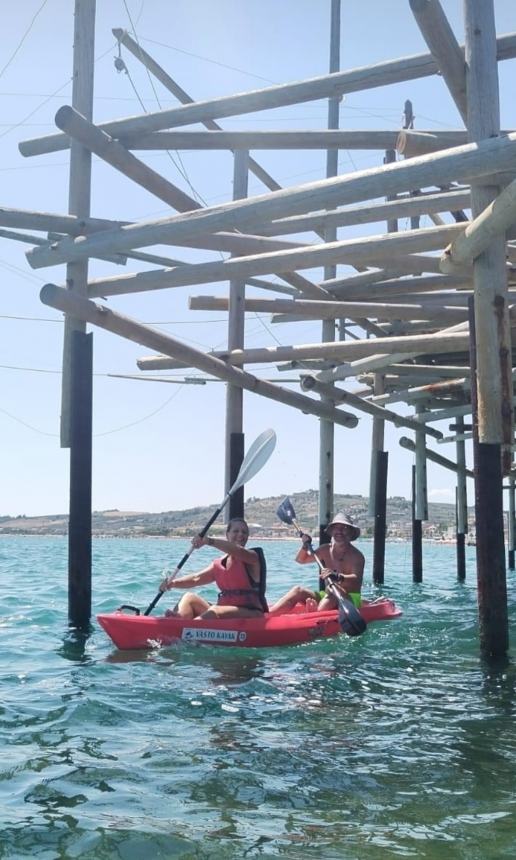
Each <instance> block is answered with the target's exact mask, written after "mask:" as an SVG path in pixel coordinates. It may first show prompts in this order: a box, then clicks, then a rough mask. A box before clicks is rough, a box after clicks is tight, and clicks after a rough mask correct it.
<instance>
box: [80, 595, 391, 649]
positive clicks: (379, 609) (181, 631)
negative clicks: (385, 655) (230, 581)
mask: <svg viewBox="0 0 516 860" xmlns="http://www.w3.org/2000/svg"><path fill="white" fill-rule="evenodd" d="M360 614H361V615H362V616H363V618H364V620H365V621H366V622H367V623H369V622H371V621H385V620H389V619H391V618H398V617H399V616H400V615H401V614H402V613H401V610H400V609H399V608H398V607H397V606H396V604H395V603H394V602H393V601H392V600H388V599H387V598H383V599H381V600H378V601H374V602H373V603H364V604H363V605H362V606H361V607H360ZM97 620H98V622H99V624H100V626H101V627H102V628H103V630H105V632H106V633H107V635H108V636H109V637H110V639H111V640H112V641H113V642H114V644H115V645H116V647H117V648H119V649H120V650H122V651H125V650H135V649H143V648H154V647H159V646H163V645H171V644H173V643H175V642H178V641H182V642H198V643H203V644H209V645H222V646H225V647H237V648H269V647H276V646H279V645H299V644H302V643H304V642H313V641H314V640H315V639H324V638H326V637H329V636H337V635H338V634H339V633H341V632H342V631H341V628H340V625H339V613H338V611H337V610H329V611H328V612H299V610H297V611H293V612H290V613H288V614H285V615H269V614H266V615H263V616H260V617H259V618H228V619H217V620H213V619H201V618H196V619H193V620H190V619H185V618H178V617H177V616H163V615H162V616H153V615H126V614H125V613H123V612H121V611H119V610H117V611H116V612H109V613H105V614H101V615H97Z"/></svg>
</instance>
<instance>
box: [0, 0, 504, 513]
mask: <svg viewBox="0 0 516 860" xmlns="http://www.w3.org/2000/svg"><path fill="white" fill-rule="evenodd" d="M73 5H74V4H73V0H46V2H42V0H23V2H22V3H9V4H5V8H4V9H3V11H2V31H1V35H0V104H1V122H0V174H1V189H2V191H1V195H0V206H4V207H12V208H20V209H31V210H37V211H48V212H55V213H65V212H66V211H67V200H68V157H67V153H64V152H58V153H53V154H50V155H46V156H39V157H36V158H32V159H25V158H23V157H22V156H21V155H20V154H19V152H18V147H17V145H18V142H19V141H20V140H23V139H26V138H30V137H36V136H39V135H43V134H49V133H51V132H52V131H53V130H55V126H54V124H53V118H54V115H55V113H56V111H57V109H58V108H59V107H60V106H61V105H63V104H69V103H70V99H71V82H70V78H71V69H72V41H73V39H72V36H73ZM442 5H443V6H444V8H445V11H446V13H447V14H448V17H449V20H450V22H451V23H452V25H453V27H454V29H455V33H456V35H457V36H458V38H459V39H460V40H461V41H462V39H463V25H462V2H461V0H444V2H443V4H442ZM495 8H496V15H497V31H498V33H499V34H502V33H507V32H512V31H516V4H515V3H514V0H496V3H495ZM329 13H330V0H98V2H97V29H96V47H95V56H96V58H97V61H96V66H95V74H96V80H95V108H94V118H95V120H96V121H104V120H108V119H114V118H117V117H122V116H129V115H133V114H139V113H141V112H142V105H141V103H140V102H142V103H143V105H144V107H145V110H147V111H154V110H159V109H160V107H163V108H166V107H172V106H174V105H175V104H177V102H175V99H174V98H173V97H172V96H171V95H170V94H169V93H168V92H167V91H166V90H164V89H163V87H162V86H161V85H160V84H159V83H157V82H156V83H155V87H156V92H157V97H158V100H159V102H158V101H157V99H156V95H155V93H154V91H153V88H152V86H151V83H150V80H149V77H148V75H147V73H146V71H145V70H144V68H143V66H141V65H140V64H139V63H138V62H137V60H136V59H135V58H133V57H132V55H130V54H129V53H128V52H127V51H125V50H124V49H123V53H122V56H123V57H124V59H125V61H126V63H127V68H128V70H129V75H127V74H125V73H118V72H117V71H116V69H115V67H114V63H113V59H114V57H115V56H116V55H117V47H116V44H115V40H114V37H113V35H112V33H111V29H112V28H113V27H123V28H126V29H128V30H130V31H131V30H133V27H134V28H135V30H136V33H137V36H138V39H139V40H140V41H141V44H142V46H143V47H144V48H145V49H146V50H147V51H148V52H149V53H151V54H152V55H153V56H154V57H155V58H156V59H157V61H158V62H159V63H160V64H161V65H162V66H163V67H164V68H165V69H166V70H167V71H168V72H169V74H170V75H171V76H172V77H173V78H174V79H175V80H176V81H177V82H178V83H179V84H180V85H181V86H182V87H183V88H184V89H186V90H187V92H189V94H190V95H191V96H192V97H193V98H196V99H206V98H211V97H216V96H223V95H229V94H231V93H236V92H244V91H247V90H253V89H259V88H262V87H267V86H269V85H270V84H272V83H282V82H288V81H294V80H299V79H303V78H308V77H312V76H316V75H321V74H325V73H326V72H327V70H328V50H329V48H328V46H329ZM426 50H427V48H426V46H425V44H424V42H423V40H422V38H421V36H420V33H419V30H418V27H417V25H416V24H415V22H414V20H413V17H412V14H411V12H410V8H409V4H408V2H405V0H395V2H389V3H386V2H384V0H362V2H360V3H357V2H355V0H342V40H341V67H342V68H343V69H346V68H353V67H356V66H367V65H370V64H372V63H375V62H381V61H383V60H388V59H394V58H397V57H401V56H406V55H409V54H415V53H420V52H426ZM499 69H500V91H501V114H502V127H505V128H509V127H511V128H516V116H515V112H516V108H515V105H514V77H515V73H516V61H514V60H511V61H505V62H503V63H500V64H499ZM406 99H411V100H412V102H413V107H414V113H415V116H416V122H415V125H416V128H428V129H449V128H460V127H461V125H460V121H459V118H458V114H457V111H456V109H455V107H454V105H453V103H452V101H451V99H450V97H449V95H448V92H447V90H446V87H445V85H444V84H443V82H442V81H441V80H440V79H439V78H437V77H435V78H426V79H423V80H421V81H414V82H408V83H406V84H399V85H396V86H390V87H384V88H380V89H375V90H369V91H367V92H365V93H356V94H352V95H350V96H347V97H346V99H345V100H344V101H343V102H342V105H341V112H340V117H341V119H340V123H341V128H343V129H360V128H370V129H397V128H399V127H400V125H401V121H402V120H401V118H402V111H403V105H404V102H405V100H406ZM326 116H327V105H326V103H324V102H310V103H307V104H304V105H300V106H297V107H296V106H294V107H289V108H279V109H277V110H275V111H269V112H267V113H265V112H262V113H257V114H253V115H251V116H248V117H244V118H238V117H235V118H229V119H227V120H222V121H221V125H222V127H224V128H227V129H237V128H249V129H262V130H265V129H310V128H312V129H317V128H323V127H324V126H325V123H326ZM138 155H139V156H140V157H142V158H144V159H145V161H146V162H147V163H148V164H149V165H151V166H152V167H153V168H155V169H156V170H159V171H160V172H162V173H163V174H164V175H165V176H166V177H167V178H169V179H170V180H171V181H172V182H174V183H176V184H177V185H179V186H180V187H182V188H184V189H185V190H186V191H188V192H189V193H192V188H191V186H193V188H194V189H195V191H196V193H197V194H198V195H200V199H202V201H203V202H204V203H205V204H207V205H212V204H214V203H219V202H224V201H226V200H229V199H231V196H232V156H231V155H230V154H229V153H225V152H216V153H213V154H211V155H210V154H209V153H206V152H183V153H181V159H180V161H179V159H178V157H177V154H175V153H171V155H168V154H167V153H165V152H163V153H138ZM255 156H256V158H257V160H258V161H260V162H261V163H262V164H263V165H264V167H266V168H267V170H268V171H269V172H270V173H271V174H272V175H273V176H274V177H275V178H276V180H277V181H278V182H280V183H281V184H283V185H284V186H290V185H295V184H298V183H302V182H310V181H312V180H315V179H318V178H322V177H323V176H324V171H325V153H324V152H300V153H297V154H296V153H295V152H278V153H264V152H257V153H255ZM381 160H382V153H381V152H356V151H353V152H350V153H347V152H341V153H340V162H339V168H340V171H341V172H342V173H346V172H347V171H349V170H353V169H355V168H356V169H363V168H367V167H374V166H376V165H378V164H380V163H381ZM181 173H183V174H185V175H186V177H187V178H186V179H185V177H184V175H181ZM264 190H265V189H264V188H263V186H261V184H260V183H259V182H258V180H256V179H255V178H254V177H251V178H250V187H249V193H250V194H251V195H255V194H260V193H263V191H264ZM169 212H170V210H168V209H167V208H166V207H165V205H164V204H163V203H162V202H161V201H159V200H157V199H155V198H154V197H152V195H150V194H149V193H147V192H146V191H143V190H142V189H139V188H137V187H136V186H134V185H133V184H132V183H131V182H130V181H129V180H127V179H125V178H122V177H121V176H120V175H119V174H117V173H116V171H115V170H113V169H112V168H110V167H109V166H107V165H105V164H103V163H102V162H100V161H99V160H98V159H94V168H93V190H92V215H95V216H100V217H109V218H118V219H127V220H139V219H149V218H153V217H156V218H158V217H164V216H166V215H167V214H169ZM422 224H423V225H425V220H422ZM400 226H401V227H402V228H403V227H404V226H405V225H403V224H402V225H400ZM382 230H383V226H380V225H374V227H372V228H371V232H381V231H382ZM350 235H353V234H352V232H351V231H349V230H348V231H347V232H346V233H342V235H341V237H342V238H344V237H345V236H350ZM29 247H30V246H29V245H23V244H21V243H18V242H11V241H8V240H6V239H0V269H1V272H2V279H1V286H0V296H1V304H0V327H1V337H0V390H1V392H2V396H1V399H0V451H1V454H0V457H1V491H0V492H1V499H0V515H1V514H13V515H14V514H27V515H32V514H38V513H52V512H65V511H66V510H67V509H68V461H69V452H68V451H67V450H62V449H61V448H60V447H59V436H58V434H59V412H60V369H61V351H62V331H63V323H62V317H61V316H60V315H59V314H58V313H57V312H56V313H54V312H53V311H51V310H50V309H49V308H47V307H45V306H43V305H42V304H41V303H40V301H39V290H40V288H41V286H42V285H43V284H44V283H46V282H47V281H52V282H54V283H58V284H59V283H62V282H63V279H64V267H63V266H61V267H54V268H52V269H48V270H47V269H39V270H32V269H31V268H30V267H29V265H28V263H27V261H26V259H25V251H26V250H28V248H29ZM159 252H163V253H167V249H164V248H160V249H158V253H159ZM168 253H169V255H171V256H175V257H177V258H180V259H184V260H187V261H190V262H196V261H201V260H209V259H216V258H217V254H216V253H215V252H202V251H190V250H188V249H170V248H169V249H168ZM219 256H220V255H219ZM146 268H148V265H145V264H137V263H130V264H129V266H127V267H126V268H124V269H123V271H124V272H125V271H137V270H139V269H146ZM121 270H122V267H116V266H114V265H111V264H109V263H101V262H99V263H95V262H94V263H92V264H91V267H90V273H91V275H93V276H100V275H109V274H115V273H118V272H120V271H121ZM343 271H345V269H344V268H343ZM307 276H308V277H313V278H314V279H318V278H319V279H320V276H321V272H320V271H316V270H314V271H313V272H308V273H307ZM227 291H228V288H227V284H214V285H203V286H201V287H183V288H179V289H174V290H163V291H158V292H157V293H155V294H151V293H142V294H140V295H135V296H132V297H131V296H119V297H115V298H112V299H110V301H109V305H110V306H111V307H112V308H114V309H116V310H120V311H121V312H122V313H125V314H128V315H130V316H134V317H135V318H136V319H138V320H141V321H145V322H152V323H153V324H154V325H157V326H158V327H161V328H162V329H163V330H164V331H167V332H169V333H170V334H173V335H174V336H175V337H177V338H179V339H182V340H184V341H185V342H187V343H190V344H192V345H194V346H196V347H198V348H201V349H203V350H207V349H211V348H221V347H223V346H224V345H225V344H226V339H227V327H226V322H225V320H224V318H223V315H222V314H219V313H211V314H208V313H200V312H193V311H188V308H187V301H188V296H189V295H202V294H204V295H206V294H209V295H221V296H223V295H226V294H227ZM249 294H250V295H253V294H255V295H258V296H261V297H264V296H265V297H266V296H267V294H266V293H263V292H259V291H253V290H250V291H249ZM319 340H320V323H298V324H290V325H276V324H274V325H272V324H271V323H270V318H269V317H268V316H265V315H261V316H257V315H249V320H248V322H247V334H246V345H247V346H264V345H266V346H268V345H270V346H275V345H277V344H292V343H313V342H317V341H319ZM143 354H145V350H143V349H141V348H138V347H137V346H136V345H135V344H132V343H129V342H126V341H122V340H121V339H119V338H117V337H115V336H114V335H108V334H106V333H103V332H100V331H98V330H95V332H94V370H95V374H96V375H95V381H94V481H93V506H94V508H95V509H106V508H115V507H116V508H120V509H125V510H150V511H159V510H170V509H177V508H183V507H190V506H195V505H197V504H204V503H209V502H216V501H219V500H220V498H221V497H222V495H223V466H224V455H223V451H224V418H225V386H224V385H223V384H222V383H220V382H209V383H208V384H206V385H204V386H200V385H175V384H174V385H170V384H163V383H153V382H139V381H129V380H120V379H113V378H109V377H108V376H107V374H109V373H136V372H137V370H136V365H135V362H136V359H137V358H138V357H140V356H142V355H143ZM251 370H252V372H255V370H256V372H257V374H258V375H260V376H263V377H266V378H277V377H278V373H277V371H276V369H275V367H273V366H270V367H265V366H263V365H262V366H256V367H255V368H253V367H251ZM168 375H171V374H170V372H169V374H168ZM176 375H179V376H181V377H182V376H183V374H176ZM191 375H199V374H198V373H197V372H194V373H192V374H191ZM294 389H295V390H299V389H298V386H297V385H296V386H294ZM244 409H245V432H246V447H247V446H248V445H249V444H250V443H251V442H252V441H253V439H254V438H255V437H256V436H257V435H258V434H259V433H260V432H261V431H262V430H263V429H265V428H266V427H273V428H274V429H275V430H276V433H277V437H278V442H277V447H276V451H275V452H274V454H273V457H272V458H271V460H270V461H269V464H268V465H267V467H266V468H265V469H264V470H263V471H262V472H261V473H260V474H259V475H258V476H257V477H256V478H255V479H254V480H253V482H252V483H251V484H250V485H249V486H248V487H247V489H246V495H256V496H265V495H269V494H282V493H285V494H286V493H291V492H294V491H296V490H302V489H306V488H309V487H314V488H316V487H317V485H318V457H319V455H318V435H319V425H318V420H317V419H316V418H315V417H312V416H307V415H302V414H300V413H299V412H297V411H296V412H295V411H293V410H291V409H289V408H288V407H285V406H282V405H280V404H277V403H273V402H272V401H270V400H265V399H262V398H258V397H257V396H255V395H252V394H248V393H246V394H245V404H244ZM448 423H449V422H444V423H443V424H442V425H441V427H440V429H442V430H444V431H446V432H448V431H447V425H448ZM401 435H404V431H398V430H394V429H392V430H391V429H390V426H389V425H387V433H386V444H387V446H388V449H389V451H390V461H389V486H388V493H389V495H404V496H408V495H409V493H410V474H411V470H410V467H411V464H412V456H411V455H410V454H409V453H408V452H406V451H404V450H402V449H401V448H400V447H399V445H398V438H399V437H400V436H401ZM370 436H371V426H370V421H369V419H368V418H367V417H365V416H364V417H361V419H360V424H359V427H358V428H357V429H356V430H347V429H345V428H341V427H336V428H335V490H336V492H341V493H342V492H343V493H346V492H349V493H354V492H358V493H362V494H364V495H366V494H367V493H368V488H369V446H370ZM436 447H437V449H438V450H439V453H442V454H444V455H446V456H451V457H454V454H455V451H454V446H443V445H439V446H436ZM428 484H429V498H430V500H431V501H432V500H445V501H451V500H452V499H453V498H454V480H453V475H452V473H450V472H445V471H443V470H442V469H439V468H438V467H434V466H432V465H431V464H429V472H428ZM471 489H472V488H471V486H470V501H471V502H472V492H471Z"/></svg>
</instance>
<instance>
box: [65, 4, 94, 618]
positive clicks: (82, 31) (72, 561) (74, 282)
mask: <svg viewBox="0 0 516 860" xmlns="http://www.w3.org/2000/svg"><path fill="white" fill-rule="evenodd" d="M94 45H95V0H75V19H74V46H73V90H72V103H73V105H74V107H75V108H76V109H77V110H78V111H80V112H81V113H83V114H84V115H85V116H86V117H89V118H90V119H91V116H92V110H93V76H94ZM90 197H91V153H90V152H89V151H88V150H87V149H85V148H84V147H83V146H81V144H78V143H75V142H72V144H71V148H70V179H69V199H68V211H69V213H70V215H75V216H77V217H79V218H88V217H89V214H90ZM66 283H67V287H68V289H69V291H70V292H71V293H72V294H73V295H77V296H86V295H87V290H88V260H87V258H86V259H83V260H75V261H72V262H70V263H68V265H67V267H66ZM85 328H86V326H85V323H84V322H83V321H82V320H79V319H78V318H77V317H76V316H73V315H67V316H66V317H65V329H64V341H63V379H62V407H61V446H62V447H64V448H66V447H69V448H70V518H69V526H68V617H69V622H70V624H71V625H73V626H74V627H76V628H84V627H86V626H87V625H88V623H89V620H90V616H91V473H92V439H91V433H92V417H91V416H92V391H93V384H92V373H93V367H92V353H93V335H91V334H90V335H86V333H85Z"/></svg>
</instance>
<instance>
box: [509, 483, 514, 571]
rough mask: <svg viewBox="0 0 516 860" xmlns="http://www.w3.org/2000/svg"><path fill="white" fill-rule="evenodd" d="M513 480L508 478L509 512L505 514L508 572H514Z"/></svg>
mask: <svg viewBox="0 0 516 860" xmlns="http://www.w3.org/2000/svg"><path fill="white" fill-rule="evenodd" d="M514 510H515V507H514V478H509V511H508V514H507V517H508V521H507V543H508V546H509V570H514V548H515V540H514V538H515V536H516V535H515V522H514Z"/></svg>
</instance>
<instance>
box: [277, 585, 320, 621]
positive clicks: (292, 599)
mask: <svg viewBox="0 0 516 860" xmlns="http://www.w3.org/2000/svg"><path fill="white" fill-rule="evenodd" d="M306 600H316V595H315V593H314V592H313V591H311V590H310V589H309V588H303V586H302V585H294V586H293V588H291V589H290V591H287V593H286V594H284V595H283V597H280V599H279V600H277V601H276V603H275V604H274V606H271V608H270V609H269V614H270V615H281V613H282V612H289V611H290V610H291V609H293V608H294V606H295V605H296V603H304V602H305V601H306Z"/></svg>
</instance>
